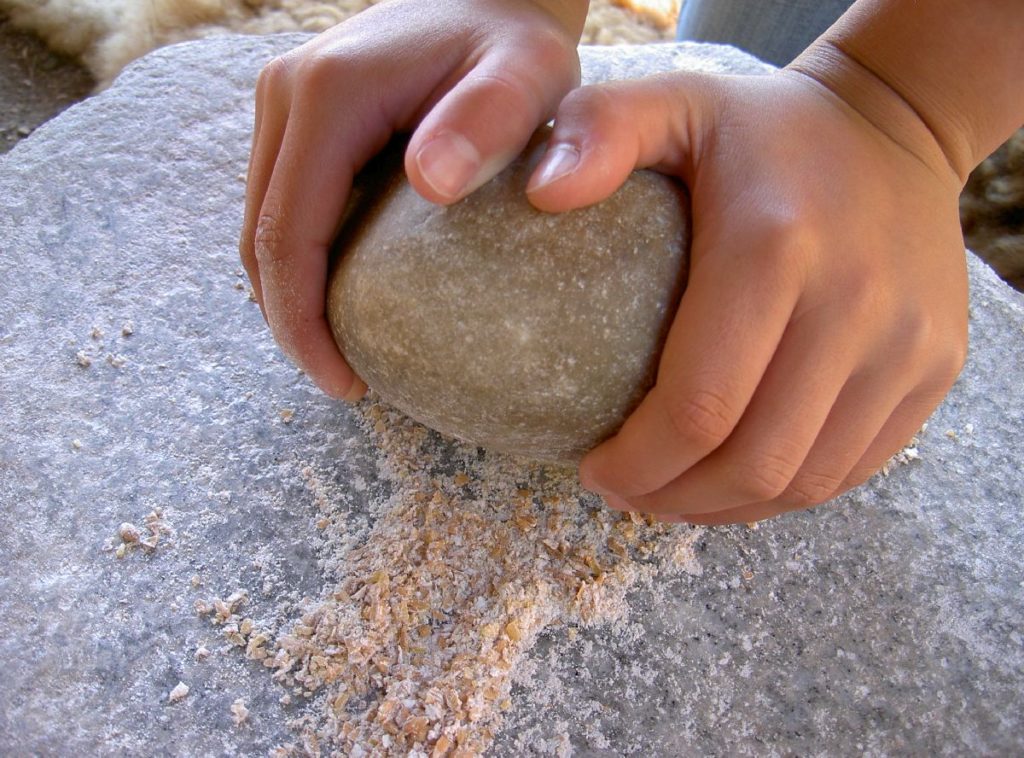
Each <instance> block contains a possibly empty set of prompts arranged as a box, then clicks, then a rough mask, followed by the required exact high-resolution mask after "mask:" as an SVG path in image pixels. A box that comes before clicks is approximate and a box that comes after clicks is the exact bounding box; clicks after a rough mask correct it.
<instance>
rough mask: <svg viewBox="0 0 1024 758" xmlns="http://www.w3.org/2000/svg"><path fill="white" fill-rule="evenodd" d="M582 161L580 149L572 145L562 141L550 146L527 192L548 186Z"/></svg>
mask: <svg viewBox="0 0 1024 758" xmlns="http://www.w3.org/2000/svg"><path fill="white" fill-rule="evenodd" d="M579 162H580V151H579V150H578V149H576V148H575V147H574V146H572V145H567V144H565V143H560V144H558V145H554V146H552V147H549V148H548V151H547V153H546V154H545V155H544V160H542V161H541V163H540V168H539V169H538V170H537V173H536V174H534V176H533V179H531V180H530V183H529V185H528V186H527V187H526V191H527V192H534V191H535V190H539V189H540V188H542V187H546V186H548V185H549V184H551V183H552V182H554V181H557V180H558V179H561V178H562V177H563V176H565V175H566V174H570V173H572V171H573V169H575V168H576V164H577V163H579Z"/></svg>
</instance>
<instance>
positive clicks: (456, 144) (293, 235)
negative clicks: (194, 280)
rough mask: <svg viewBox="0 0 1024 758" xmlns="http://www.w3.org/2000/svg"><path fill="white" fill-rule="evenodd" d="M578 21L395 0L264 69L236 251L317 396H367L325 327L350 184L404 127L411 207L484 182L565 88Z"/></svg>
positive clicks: (514, 8)
mask: <svg viewBox="0 0 1024 758" xmlns="http://www.w3.org/2000/svg"><path fill="white" fill-rule="evenodd" d="M585 10H586V5H585V3H567V4H557V5H552V9H546V7H545V6H544V4H543V3H540V2H537V3H535V2H531V0H473V1H472V2H470V1H469V0H453V1H452V2H444V3H433V2H428V1H427V0H393V2H388V3H384V4H381V5H377V6H374V7H373V8H370V9H369V10H367V11H365V12H363V13H360V14H358V15H357V16H355V17H354V18H352V19H350V20H349V21H347V22H345V23H343V24H340V25H339V26H337V27H335V28H334V29H331V30H329V31H328V32H325V33H324V34H322V35H320V36H318V37H316V38H315V39H313V40H312V41H310V42H308V43H307V44H305V45H303V46H301V47H299V48H297V49H296V50H293V51H292V52H290V53H288V54H287V55H284V56H282V57H281V58H277V59H275V60H274V61H272V62H271V63H270V64H269V65H268V66H267V67H266V68H265V69H264V71H263V72H262V74H261V76H260V78H259V82H258V85H257V91H256V128H255V131H254V134H253V148H252V154H251V158H250V164H249V179H248V188H247V192H246V206H245V220H244V223H243V228H242V236H241V241H240V244H239V248H240V252H241V257H242V262H243V264H244V265H245V269H246V271H247V273H248V275H249V279H250V281H251V282H252V286H253V290H254V292H255V296H256V300H257V302H259V304H260V308H261V309H262V311H263V314H264V316H265V317H266V319H267V323H268V324H269V325H270V328H271V331H272V332H273V334H274V337H275V339H276V340H277V341H278V343H279V344H280V345H281V348H282V349H283V350H284V351H285V353H287V354H288V356H289V357H291V358H292V359H293V360H294V361H295V362H296V363H297V364H298V365H299V367H301V368H302V369H303V370H305V371H306V373H307V374H308V375H309V376H310V378H312V379H313V381H315V382H316V383H317V384H318V385H319V386H320V387H321V388H322V389H323V390H324V391H326V392H328V393H329V394H331V395H334V396H336V397H347V398H349V399H357V398H358V397H359V396H361V395H362V393H363V391H364V390H365V387H364V385H363V384H362V382H360V381H359V379H358V378H357V377H356V376H355V374H354V373H353V372H352V370H351V369H350V368H349V366H348V365H347V364H346V363H345V361H344V360H343V359H342V357H341V355H340V354H339V353H338V349H337V347H336V346H335V344H334V341H333V339H332V337H331V333H330V330H329V328H328V326H327V321H326V318H325V315H324V293H325V290H326V279H327V258H328V248H329V247H330V245H331V243H332V242H333V240H334V238H335V236H336V234H337V231H338V219H339V218H340V217H341V215H342V211H343V209H344V208H345V206H346V202H347V200H348V191H349V187H350V185H351V182H352V177H353V176H354V175H355V174H356V173H357V172H358V170H359V169H360V168H361V167H362V166H363V165H364V164H365V163H366V161H368V160H369V159H370V158H371V156H373V155H374V154H375V153H377V152H378V151H379V150H380V149H381V148H382V147H384V145H385V144H387V142H388V140H389V139H390V137H391V135H392V134H393V133H394V132H396V131H411V130H414V133H413V136H412V140H411V142H410V146H409V155H408V162H409V166H408V169H409V174H410V176H411V178H412V182H413V185H414V186H415V187H416V189H417V191H419V192H420V193H421V194H422V195H424V196H425V197H427V198H428V199H430V200H432V201H434V202H438V203H450V202H454V201H455V200H458V199H459V198H461V197H463V196H464V195H466V194H467V193H469V192H471V191H472V190H473V189H474V188H475V187H477V186H479V185H481V184H483V183H484V182H485V181H486V180H487V179H489V178H490V177H491V176H494V175H495V174H496V173H497V172H498V171H500V170H501V168H502V167H503V166H505V165H506V164H507V163H508V162H509V161H510V160H511V159H512V158H513V157H514V156H516V155H518V154H519V152H520V151H521V150H522V148H523V146H524V145H525V144H526V142H527V141H528V140H529V138H530V135H531V134H533V132H534V131H535V130H536V128H537V126H538V125H539V124H541V123H543V122H544V121H545V120H547V119H548V118H549V117H550V116H551V114H552V113H553V112H554V110H555V108H556V106H557V104H558V102H559V101H560V100H561V98H562V96H563V95H564V94H565V93H566V92H567V91H568V90H569V89H570V88H572V87H573V86H575V85H576V84H577V83H578V81H579V59H578V56H577V53H576V44H577V42H578V40H579V34H580V32H581V31H582V28H583V17H584V15H585Z"/></svg>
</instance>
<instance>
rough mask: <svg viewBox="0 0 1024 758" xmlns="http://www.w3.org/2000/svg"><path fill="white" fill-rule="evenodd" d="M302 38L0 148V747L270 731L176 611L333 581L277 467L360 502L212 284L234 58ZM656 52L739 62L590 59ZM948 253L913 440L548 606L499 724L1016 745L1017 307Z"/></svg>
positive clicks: (160, 62)
mask: <svg viewBox="0 0 1024 758" xmlns="http://www.w3.org/2000/svg"><path fill="white" fill-rule="evenodd" d="M298 41H299V38H296V37H278V38H265V39H252V38H235V39H222V40H216V41H214V40H210V41H206V42H202V43H196V44H190V45H186V46H182V47H175V48H170V49H167V50H163V51H160V52H158V53H156V54H154V55H153V56H151V57H149V58H147V59H145V60H143V61H142V62H140V63H139V64H138V65H135V66H133V67H132V68H131V69H129V71H128V72H127V73H125V75H124V76H123V77H122V78H121V80H120V81H119V82H118V83H117V84H116V85H115V86H114V87H113V88H112V89H111V90H110V91H108V92H106V93H104V94H103V95H101V96H99V97H96V98H94V99H92V100H89V101H87V102H86V103H84V104H82V105H79V106H76V107H74V108H72V109H70V110H69V111H67V112H66V113H65V114H63V115H62V116H61V117H59V118H58V119H56V120H54V121H53V122H51V123H49V124H47V125H45V126H44V127H42V128H40V129H39V130H38V131H37V132H36V133H35V134H33V136H32V137H30V138H29V139H27V140H25V141H24V142H22V143H20V144H19V145H18V146H17V147H15V149H14V150H13V151H12V152H11V153H10V154H8V155H7V156H6V157H5V158H3V159H0V278H2V281H3V286H2V287H0V419H2V424H0V567H2V568H0V664H2V667H3V672H4V675H3V682H2V686H0V753H4V754H10V755H24V754H54V755H70V754H75V753H79V754H84V755H102V754H109V755H115V754H118V755H120V754H154V755H254V754H265V753H266V751H267V750H268V749H270V748H271V747H272V746H274V745H276V744H278V743H280V742H282V741H285V740H287V739H288V738H289V734H288V732H287V730H286V728H285V726H284V719H285V718H286V717H287V716H288V715H289V714H291V715H295V714H296V713H298V714H301V713H302V712H303V709H304V706H303V705H302V702H301V698H299V703H298V704H293V705H291V706H284V705H282V704H280V703H279V697H280V695H281V691H280V689H279V688H278V687H277V685H275V684H273V683H272V682H271V680H270V678H269V677H268V676H267V674H266V673H265V672H264V670H263V669H262V668H261V667H259V666H256V665H254V664H252V663H250V662H247V661H245V660H244V659H243V658H242V657H241V656H240V655H233V654H231V653H230V652H224V651H223V650H222V647H223V645H222V643H221V641H220V639H219V637H218V635H217V633H216V632H215V631H213V630H211V628H210V626H209V624H208V623H207V622H205V621H203V620H202V619H199V618H197V617H196V616H195V614H194V613H193V612H192V610H191V604H192V602H193V600H194V599H196V598H197V597H199V596H203V595H209V594H220V595H221V596H222V597H223V596H225V595H226V594H227V593H229V592H230V591H231V590H232V589H233V588H234V587H236V586H246V587H250V588H254V589H253V593H252V596H251V599H250V601H249V602H250V608H251V610H250V612H251V614H252V615H253V617H257V618H258V617H260V616H261V614H264V615H265V614H268V613H280V614H285V615H289V614H291V610H290V609H291V608H292V607H293V606H298V605H299V604H300V603H301V600H302V598H303V596H304V595H306V596H311V597H315V596H316V595H317V593H318V592H320V590H321V588H322V587H324V586H328V585H329V584H330V582H331V579H332V577H331V576H330V572H329V570H328V569H326V568H324V566H325V564H324V558H325V556H323V555H321V554H319V553H318V552H317V551H318V549H319V546H321V545H322V543H321V542H319V541H318V539H317V538H316V537H315V532H316V529H315V527H314V526H313V525H312V524H313V523H314V522H315V520H316V519H317V518H318V512H319V511H318V509H319V507H320V506H318V502H319V501H318V490H317V489H316V488H315V487H312V486H308V480H307V479H304V477H303V473H302V472H303V471H306V470H309V469H313V470H315V471H316V472H318V475H319V477H320V479H321V480H322V481H323V482H326V484H328V485H330V486H332V487H333V488H335V489H336V490H337V491H338V492H341V493H344V499H345V502H347V503H348V506H347V507H348V509H349V512H350V513H349V515H350V518H351V523H352V524H353V529H356V530H358V529H359V528H361V527H360V525H363V526H364V527H365V525H366V524H370V523H372V522H373V521H374V519H375V518H376V517H377V514H378V513H379V510H380V508H381V507H384V506H383V505H382V503H384V502H385V501H384V500H383V496H384V495H386V483H385V482H383V481H382V480H381V479H380V477H379V476H378V474H377V471H378V468H377V466H378V461H377V460H376V453H375V451H374V450H373V449H372V448H371V447H370V446H369V444H368V442H367V438H366V437H365V436H364V435H363V434H362V433H361V432H360V431H359V429H358V427H357V424H356V423H355V417H354V415H353V414H352V413H350V412H348V411H346V410H345V409H344V408H342V407H340V406H338V405H337V404H335V403H333V402H331V401H329V400H327V399H326V398H324V397H322V396H321V395H319V394H318V393H317V392H316V391H315V390H314V389H313V388H312V387H311V385H310V384H309V383H308V382H307V381H306V380H305V379H304V378H303V377H301V376H300V375H298V374H297V372H295V371H294V370H293V369H292V368H290V367H289V366H288V364H287V363H286V361H285V360H284V359H283V358H282V357H281V356H280V354H279V352H278V350H277V349H276V348H275V346H274V345H273V343H272V341H271V339H270V337H269V335H268V333H267V331H266V329H265V327H264V325H263V323H262V321H261V319H260V316H259V313H258V310H257V309H256V307H255V305H254V304H252V303H250V302H249V301H248V300H247V297H246V293H245V292H244V290H239V289H236V286H235V285H236V284H237V283H239V282H240V281H241V279H240V278H239V276H237V275H236V273H235V272H236V270H237V269H238V263H237V261H236V252H235V238H236V233H237V228H238V226H239V224H240V221H241V200H242V193H243V181H242V176H241V175H242V173H243V172H244V170H245V164H246V157H247V150H248V143H249V129H250V120H251V106H252V94H251V93H252V85H253V82H254V79H255V75H256V73H257V71H258V69H259V67H260V65H261V64H262V63H263V62H264V61H265V60H267V59H268V58H269V57H271V56H272V55H273V54H275V53H277V52H279V51H282V50H284V49H286V48H288V47H291V46H293V45H295V44H296V43H297V42H298ZM676 63H682V64H684V65H691V66H693V65H696V66H704V67H705V68H708V67H710V68H714V69H717V70H722V71H739V70H743V69H746V70H752V71H757V70H761V69H760V67H759V65H758V64H757V63H756V62H754V61H751V60H750V59H747V58H744V57H742V56H740V55H738V54H737V53H735V52H734V51H730V50H728V49H726V48H717V47H684V48H677V47H675V46H671V45H666V46H657V47H652V48H646V49H643V50H635V49H624V50H616V51H601V52H594V53H591V54H590V55H589V56H588V58H587V61H586V65H587V70H588V72H589V75H590V76H597V75H604V76H624V75H630V74H636V73H639V72H642V71H643V70H647V69H663V68H668V67H671V66H673V65H675V64H676ZM970 271H971V279H972V300H971V344H972V348H971V355H970V358H969V361H968V364H967V367H966V368H965V371H964V373H963V375H962V377H961V378H960V380H959V381H958V383H957V385H956V386H955V388H954V389H953V391H952V393H951V394H950V396H949V398H948V399H947V401H946V402H945V403H943V405H942V406H941V407H940V408H939V409H938V411H937V412H936V414H935V415H934V417H933V418H932V420H931V422H930V425H929V428H928V430H927V432H926V433H925V434H924V436H923V438H922V440H921V445H920V459H919V460H915V461H912V462H911V463H909V464H908V465H905V466H901V467H898V468H897V469H895V470H894V471H893V472H892V474H891V475H890V476H889V477H887V478H886V477H879V478H876V479H875V480H873V481H872V482H870V483H869V484H868V485H867V486H865V487H863V488H861V489H859V490H857V491H856V492H854V493H851V494H850V495H848V496H845V497H843V498H841V499H840V500H839V501H837V502H836V503H834V504H832V505H829V506H825V507H821V508H818V509H816V510H814V511H812V512H808V513H803V514H798V515H793V516H788V517H786V518H783V519H779V520H777V521H774V522H772V523H770V524H767V525H765V526H762V527H761V528H760V529H758V530H755V531H750V530H746V529H742V528H729V529H715V530H709V531H708V532H706V533H705V535H704V536H703V538H702V541H701V553H700V564H701V566H702V567H703V573H702V574H701V575H699V576H690V575H684V576H681V577H678V578H675V579H672V580H670V581H668V583H667V584H666V585H664V586H662V587H660V588H657V589H658V591H657V592H655V589H654V588H648V589H640V590H638V591H637V592H636V593H635V594H634V596H633V597H631V600H630V603H631V607H632V609H633V610H632V615H631V616H630V618H629V619H628V620H626V621H625V622H623V623H622V624H621V625H620V628H618V629H617V630H615V631H616V633H614V634H611V633H609V630H607V629H602V628H598V629H584V630H581V631H580V633H579V635H578V636H577V637H576V639H575V640H573V639H570V637H568V636H567V635H566V634H565V633H564V630H563V631H552V633H551V634H549V635H548V636H547V637H545V638H544V639H542V641H541V644H539V645H538V647H537V648H536V649H535V650H534V655H533V657H532V660H531V661H530V662H529V665H530V667H532V668H533V669H534V670H535V674H534V679H535V680H536V681H539V682H541V683H542V684H543V687H541V688H540V689H539V691H538V692H535V693H534V694H532V696H531V697H530V698H529V699H528V700H527V699H523V698H519V699H517V700H516V703H517V704H516V706H515V707H514V708H513V711H512V712H511V715H510V724H509V727H508V729H506V730H505V731H504V732H503V733H502V734H500V735H499V737H498V741H497V742H496V744H495V748H494V752H495V754H497V755H521V754H522V751H517V750H516V748H515V737H516V731H517V730H519V731H522V730H527V729H530V730H533V731H536V732H539V733H541V734H546V735H550V737H551V740H552V742H551V744H552V745H553V744H555V743H556V742H557V737H558V735H559V734H560V733H561V732H563V731H565V732H567V733H568V736H569V742H570V743H571V744H572V745H573V746H574V747H575V748H576V750H577V751H578V753H579V754H582V755H655V754H661V755H666V754H712V755H725V754H728V755H754V754H756V755H763V754H787V753H796V754H810V753H813V754H834V755H845V754H849V753H850V752H864V753H871V754H928V753H931V754H936V755H956V754H964V753H981V754H1001V755H1009V754H1019V753H1021V752H1022V751H1024V737H1022V735H1024V716H1022V714H1024V694H1022V693H1024V649H1022V647H1024V643H1022V636H1021V635H1022V629H1024V601H1022V588H1024V569H1022V565H1021V561H1020V555H1021V552H1022V549H1024V530H1022V527H1021V524H1020V514H1021V506H1022V494H1021V493H1022V491H1024V476H1022V472H1021V466H1020V451H1021V449H1024V381H1022V377H1021V375H1020V365H1019V362H1016V361H1014V360H1013V358H1012V357H1013V356H1014V355H1016V354H1017V352H1019V345H1020V342H1021V340H1022V339H1024V304H1022V298H1021V296H1020V295H1018V294H1016V293H1014V292H1013V291H1011V290H1010V289H1009V288H1007V287H1006V286H1005V285H1004V284H1002V283H1001V282H1000V281H999V280H998V279H997V278H996V277H995V276H994V275H993V274H992V273H991V272H990V271H989V270H988V269H987V268H985V267H984V266H982V265H981V264H979V263H978V262H976V261H974V260H972V262H971V267H970ZM126 321H131V322H132V327H133V329H131V330H124V329H123V325H124V323H125V322H126ZM125 331H131V332H132V333H131V334H130V335H127V336H126V335H125V334H124V333H123V332H125ZM94 335H95V336H94ZM86 363H88V364H89V365H88V366H85V365H82V364H86ZM282 410H293V411H294V416H292V417H290V418H291V421H290V423H285V422H284V417H282V416H281V411H282ZM947 432H949V434H947ZM438 450H439V451H441V452H443V451H445V450H448V451H449V453H450V454H453V453H451V448H448V447H445V446H444V445H443V444H442V443H441V442H440V441H439V442H438ZM460 454H464V452H463V453H460ZM153 508H161V509H162V512H163V515H164V519H165V521H166V522H167V523H168V524H170V526H171V527H172V528H173V530H174V534H173V535H168V536H166V537H165V538H164V541H163V542H162V543H161V545H160V546H159V547H158V548H157V550H156V551H154V552H153V553H152V554H148V553H145V552H144V551H142V550H133V551H132V552H130V554H129V555H127V556H125V558H124V559H122V560H118V559H116V558H115V557H114V555H113V554H112V553H110V552H105V551H104V545H105V543H106V542H107V541H108V539H109V538H111V537H112V536H114V535H116V534H117V531H118V528H119V526H120V525H121V523H122V522H132V523H134V524H136V525H137V526H139V527H140V528H142V527H143V523H144V519H145V516H146V514H147V513H149V511H150V510H151V509H153ZM193 576H195V577H197V580H198V583H199V587H194V586H193V584H192V581H191V579H192V577H193ZM655 599H657V602H655ZM204 642H205V643H206V646H207V647H208V648H209V649H210V650H211V651H212V655H211V657H210V658H209V659H207V660H206V661H205V662H199V661H197V660H196V659H195V657H194V652H195V650H196V648H197V647H198V646H199V644H200V643H204ZM558 661H561V662H562V664H561V665H560V666H555V665H554V664H555V662H558ZM565 662H569V664H572V663H576V664H578V667H577V668H575V669H572V668H570V669H569V670H570V671H573V672H574V673H572V674H569V675H563V674H561V673H558V672H560V671H564V670H565V665H566V664H565ZM179 681H180V682H184V683H185V684H186V685H187V686H188V687H189V688H190V691H189V694H188V695H187V696H186V697H185V698H184V699H182V700H181V701H180V702H177V703H174V704H170V703H168V694H169V693H170V692H171V691H172V690H173V689H174V687H175V686H176V685H177V683H178V682H179ZM545 693H547V694H545ZM519 694H520V695H521V694H522V693H519ZM239 697H244V698H245V702H246V707H247V708H248V709H249V711H250V715H249V718H248V721H247V723H246V724H244V725H243V726H240V727H236V726H235V725H234V723H233V720H232V713H231V705H232V703H233V702H234V701H235V700H236V698H239ZM517 698H518V696H517ZM545 698H547V699H546V700H545ZM528 703H532V705H530V706H529V707H527V706H528ZM594 730H599V734H595V732H594Z"/></svg>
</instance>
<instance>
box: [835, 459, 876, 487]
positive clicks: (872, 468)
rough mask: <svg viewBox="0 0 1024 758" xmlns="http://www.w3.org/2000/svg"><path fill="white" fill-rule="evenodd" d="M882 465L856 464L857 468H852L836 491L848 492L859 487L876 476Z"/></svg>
mask: <svg viewBox="0 0 1024 758" xmlns="http://www.w3.org/2000/svg"><path fill="white" fill-rule="evenodd" d="M882 465H883V464H878V465H866V464H858V465H857V466H854V467H853V469H852V470H851V471H850V473H849V474H847V475H846V478H845V479H843V483H842V484H841V485H840V486H839V488H838V489H842V490H850V489H853V488H854V487H859V486H860V485H862V484H864V482H866V481H868V479H870V478H871V477H873V476H874V475H875V474H877V473H878V472H879V471H880V470H881V468H882Z"/></svg>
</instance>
